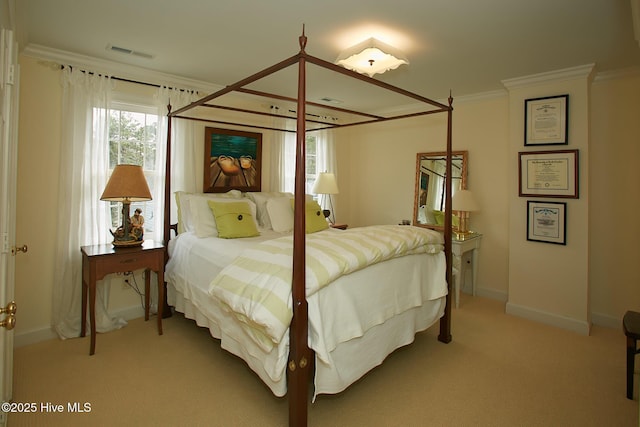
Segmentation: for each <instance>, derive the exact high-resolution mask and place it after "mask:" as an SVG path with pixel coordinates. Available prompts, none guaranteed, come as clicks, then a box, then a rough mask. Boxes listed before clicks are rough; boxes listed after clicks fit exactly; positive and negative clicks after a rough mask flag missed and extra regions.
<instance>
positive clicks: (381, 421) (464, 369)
mask: <svg viewBox="0 0 640 427" xmlns="http://www.w3.org/2000/svg"><path fill="white" fill-rule="evenodd" d="M462 297H463V299H462V302H461V305H460V308H459V309H454V310H453V342H451V343H450V344H442V343H440V342H438V341H437V339H436V335H437V332H438V331H437V329H438V328H437V325H436V326H435V327H433V328H432V329H431V330H429V331H427V332H425V333H422V334H419V335H418V336H417V337H416V341H415V342H414V343H413V344H412V345H410V346H407V347H405V348H402V349H400V350H398V351H396V352H395V353H394V354H392V355H391V356H390V357H389V358H388V359H387V360H386V361H385V363H384V364H383V365H382V366H380V367H378V368H376V369H375V370H374V371H372V372H370V373H369V374H367V375H366V376H365V377H364V378H363V379H361V380H360V381H359V382H357V383H356V384H354V385H352V386H351V387H350V388H349V389H347V390H346V391H345V392H343V393H341V394H339V395H336V396H321V397H320V398H318V400H317V401H316V402H315V403H313V404H310V406H309V426H509V427H511V426H545V427H549V426H580V427H583V426H598V427H600V426H617V427H623V426H633V427H636V426H638V396H637V391H636V394H635V396H634V397H635V400H633V401H632V400H628V399H626V396H625V390H626V389H625V337H624V334H623V333H622V330H621V329H608V328H601V327H594V328H593V331H592V334H591V336H588V337H587V336H581V335H577V334H575V333H573V332H568V331H565V330H562V329H557V328H554V327H550V326H545V325H541V324H538V323H534V322H530V321H527V320H524V319H520V318H517V317H513V316H509V315H506V314H504V304H502V303H499V302H496V301H492V300H487V299H483V298H479V297H476V298H473V297H470V296H468V295H463V296H462ZM154 320H155V318H153V319H151V320H150V321H149V322H144V320H142V319H140V320H135V321H132V322H130V323H129V325H128V326H127V327H125V328H123V329H121V330H119V331H115V332H111V333H108V334H98V337H97V345H96V354H95V355H94V356H91V357H90V356H89V354H88V352H89V338H84V339H71V340H66V341H59V340H54V341H48V342H43V343H38V344H34V345H30V346H26V347H22V348H17V349H16V351H15V379H14V384H15V386H14V400H15V401H16V402H34V403H37V405H38V406H40V405H41V404H42V403H47V402H50V403H52V404H62V405H63V406H64V408H65V410H64V412H63V413H46V412H42V411H38V412H37V413H34V414H11V415H10V416H9V426H10V427H19V426H286V425H288V420H287V415H288V409H287V400H286V399H279V398H276V397H274V396H273V395H272V394H271V392H270V391H269V390H268V389H267V388H266V387H265V386H264V385H263V384H262V383H261V381H260V380H259V379H258V377H257V376H255V375H254V374H253V373H252V372H251V371H250V370H249V369H248V368H247V367H246V365H245V364H244V362H242V361H241V360H240V359H238V358H236V357H235V356H232V355H230V354H228V353H227V352H225V351H224V350H221V349H220V345H219V342H218V341H216V340H215V339H213V338H211V337H210V335H209V333H208V331H206V330H204V329H201V328H198V327H197V326H196V325H195V324H194V323H193V322H192V321H189V320H186V319H184V318H183V317H182V316H181V315H180V314H178V315H174V316H173V317H172V318H170V319H166V320H165V322H164V331H165V333H164V335H163V336H158V335H157V333H156V329H155V322H154ZM637 377H638V376H637V375H636V381H638V378H637ZM636 390H637V387H636ZM74 402H78V403H81V404H84V403H85V402H86V403H89V404H90V409H91V411H90V412H84V413H69V412H68V406H67V405H68V403H72V404H73V403H74Z"/></svg>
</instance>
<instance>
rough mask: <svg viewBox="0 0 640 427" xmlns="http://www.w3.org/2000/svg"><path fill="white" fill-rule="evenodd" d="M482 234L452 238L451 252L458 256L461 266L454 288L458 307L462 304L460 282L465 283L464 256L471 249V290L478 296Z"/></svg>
mask: <svg viewBox="0 0 640 427" xmlns="http://www.w3.org/2000/svg"><path fill="white" fill-rule="evenodd" d="M481 240H482V234H479V233H474V234H471V235H469V236H467V237H466V238H464V239H457V238H455V236H454V237H453V238H452V239H451V253H452V254H453V256H454V257H456V263H457V264H458V265H459V266H460V268H459V271H458V274H457V275H456V277H455V280H454V288H455V289H454V290H455V294H456V295H455V297H456V308H458V306H459V305H460V284H461V283H464V270H465V268H464V266H463V265H462V258H463V257H464V254H465V253H467V252H469V251H471V292H472V294H473V296H476V283H477V281H476V276H477V274H478V253H479V252H480V241H481Z"/></svg>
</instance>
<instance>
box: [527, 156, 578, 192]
mask: <svg viewBox="0 0 640 427" xmlns="http://www.w3.org/2000/svg"><path fill="white" fill-rule="evenodd" d="M518 155H519V164H518V170H519V172H520V176H519V196H520V197H564V198H567V199H577V198H578V197H579V195H578V150H558V151H529V152H520V153H518Z"/></svg>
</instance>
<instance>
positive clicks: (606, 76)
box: [593, 66, 640, 83]
mask: <svg viewBox="0 0 640 427" xmlns="http://www.w3.org/2000/svg"><path fill="white" fill-rule="evenodd" d="M639 76H640V66H634V67H627V68H622V69H620V70H611V71H603V72H601V73H598V74H596V76H595V77H594V79H593V82H594V83H599V82H604V81H607V80H616V79H624V78H630V77H639Z"/></svg>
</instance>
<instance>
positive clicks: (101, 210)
mask: <svg viewBox="0 0 640 427" xmlns="http://www.w3.org/2000/svg"><path fill="white" fill-rule="evenodd" d="M62 86H63V94H62V149H61V156H60V176H59V191H60V194H59V203H58V215H59V217H58V230H57V231H58V235H57V238H56V239H57V241H56V263H55V265H56V270H55V278H54V289H53V319H52V320H53V326H54V328H55V330H56V332H57V333H58V335H59V336H60V337H61V338H63V339H64V338H72V337H77V336H79V335H80V326H81V321H80V315H81V313H80V310H81V303H82V301H81V296H82V256H81V254H80V247H81V246H86V245H95V244H101V243H109V242H111V240H112V237H111V236H110V234H109V232H108V227H109V225H110V223H111V220H110V213H109V204H108V203H107V202H102V201H100V196H101V194H102V191H103V190H104V187H105V185H106V183H107V179H108V177H107V173H108V170H109V139H108V134H109V105H110V102H111V92H112V89H113V85H112V81H111V79H110V78H109V77H103V76H99V75H95V74H93V75H92V74H89V73H84V72H81V71H77V70H72V69H70V68H65V69H64V70H63V71H62ZM105 282H108V279H107V280H103V281H99V282H98V283H97V287H96V290H97V292H96V294H97V296H96V330H97V331H99V332H107V331H110V330H113V329H118V328H121V327H123V326H124V325H126V322H125V321H124V319H121V318H111V317H109V315H108V314H107V310H106V306H107V302H108V301H109V286H108V283H105Z"/></svg>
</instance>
